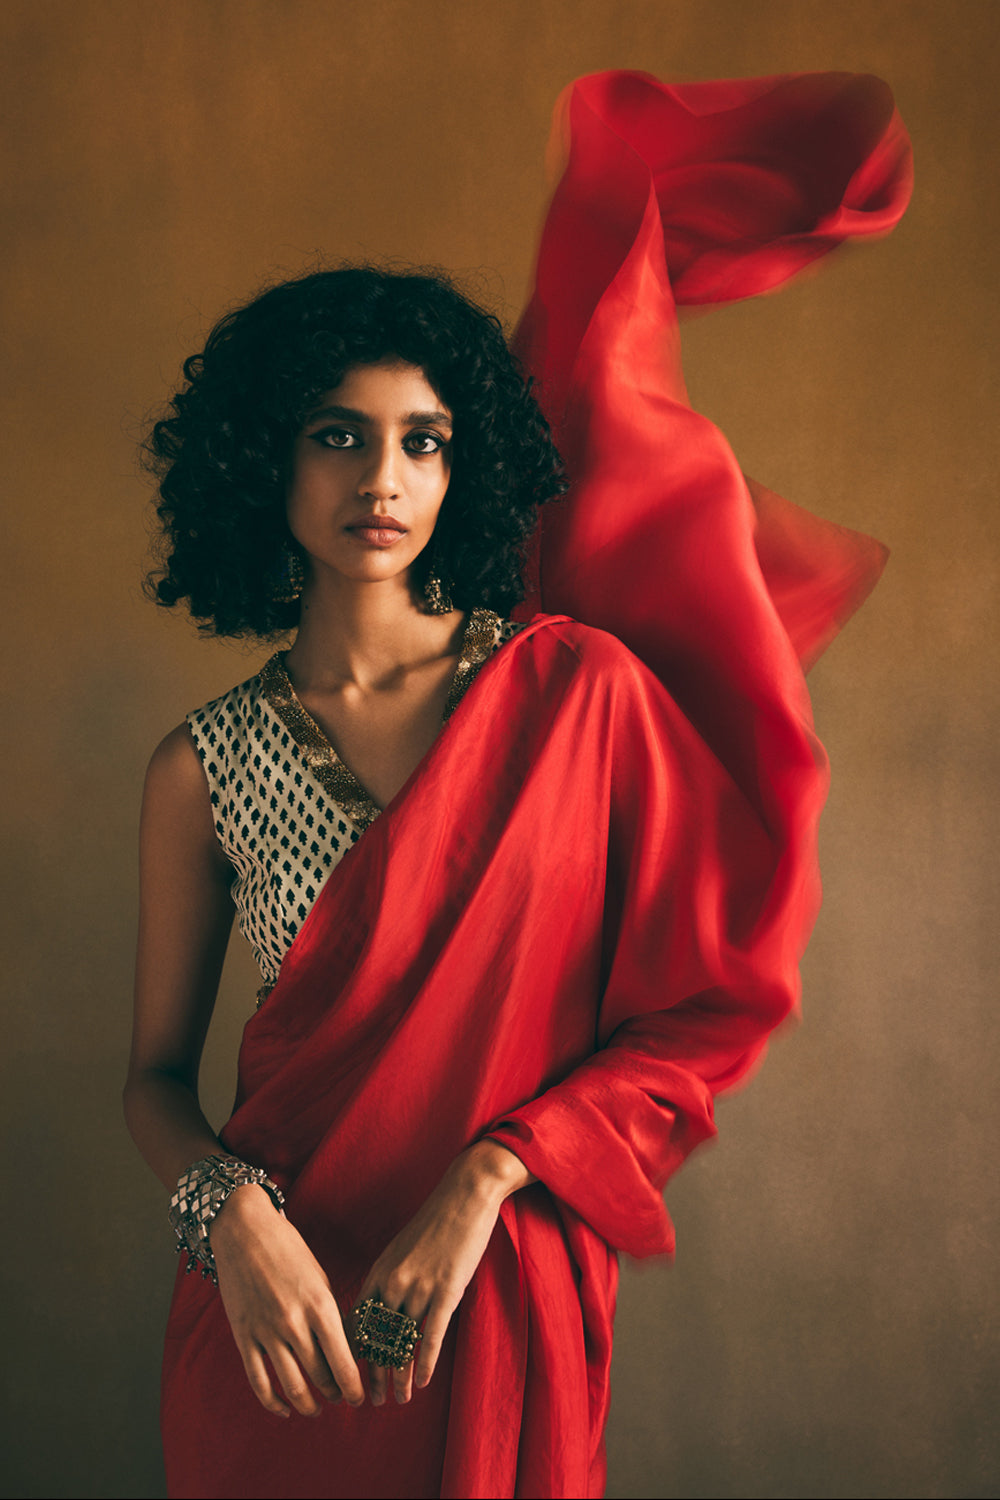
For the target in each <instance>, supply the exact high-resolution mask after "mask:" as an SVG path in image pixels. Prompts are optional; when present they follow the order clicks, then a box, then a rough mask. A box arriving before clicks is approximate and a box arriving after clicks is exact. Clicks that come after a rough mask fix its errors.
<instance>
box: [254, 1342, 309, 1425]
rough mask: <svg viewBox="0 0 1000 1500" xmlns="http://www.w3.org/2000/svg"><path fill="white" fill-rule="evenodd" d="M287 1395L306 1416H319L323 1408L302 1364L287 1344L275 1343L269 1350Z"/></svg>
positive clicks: (275, 1371)
mask: <svg viewBox="0 0 1000 1500" xmlns="http://www.w3.org/2000/svg"><path fill="white" fill-rule="evenodd" d="M267 1356H268V1358H269V1359H270V1361H271V1364H272V1365H273V1366H274V1373H275V1375H277V1377H278V1380H279V1382H280V1384H281V1387H282V1389H283V1390H284V1392H285V1395H286V1396H287V1397H288V1399H289V1401H290V1402H291V1404H292V1406H294V1408H295V1410H296V1411H297V1412H301V1413H302V1415H303V1416H304V1417H318V1416H319V1414H320V1411H321V1410H322V1408H321V1407H320V1404H319V1402H318V1401H317V1400H316V1397H315V1395H314V1394H313V1390H312V1387H311V1386H310V1384H309V1382H308V1380H307V1379H306V1377H305V1375H304V1373H303V1370H302V1366H301V1365H300V1364H299V1361H298V1360H297V1359H296V1357H295V1355H294V1354H293V1352H292V1350H291V1349H290V1348H289V1347H288V1345H287V1344H278V1343H275V1344H274V1345H272V1347H271V1348H269V1349H268V1350H267Z"/></svg>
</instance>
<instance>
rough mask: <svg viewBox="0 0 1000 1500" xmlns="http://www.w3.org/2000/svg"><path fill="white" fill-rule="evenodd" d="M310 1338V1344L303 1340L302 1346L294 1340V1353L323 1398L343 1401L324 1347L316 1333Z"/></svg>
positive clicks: (292, 1346) (292, 1347)
mask: <svg viewBox="0 0 1000 1500" xmlns="http://www.w3.org/2000/svg"><path fill="white" fill-rule="evenodd" d="M308 1337H309V1342H308V1343H307V1342H306V1341H305V1340H303V1341H302V1343H301V1344H300V1343H299V1341H298V1340H293V1342H292V1344H291V1349H292V1353H293V1354H294V1355H295V1358H296V1359H297V1360H298V1362H299V1364H300V1365H301V1367H302V1369H303V1370H304V1371H305V1373H306V1375H308V1377H309V1379H310V1380H311V1381H312V1383H313V1385H314V1386H315V1387H316V1389H317V1390H318V1391H319V1393H320V1395H321V1396H323V1397H325V1399H326V1400H327V1401H339V1400H341V1390H340V1386H339V1385H338V1384H337V1381H336V1379H335V1377H334V1374H333V1371H332V1370H331V1368H330V1364H329V1361H328V1360H327V1357H326V1353H325V1351H324V1349H323V1346H322V1345H321V1344H320V1341H319V1339H318V1338H317V1336H316V1334H315V1333H311V1334H310V1335H309V1336H308Z"/></svg>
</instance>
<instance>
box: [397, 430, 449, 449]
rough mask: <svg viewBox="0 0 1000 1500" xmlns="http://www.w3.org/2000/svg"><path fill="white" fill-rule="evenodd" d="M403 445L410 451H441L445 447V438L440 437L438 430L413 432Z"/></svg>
mask: <svg viewBox="0 0 1000 1500" xmlns="http://www.w3.org/2000/svg"><path fill="white" fill-rule="evenodd" d="M403 446H404V447H405V448H406V450H407V452H409V453H417V454H422V453H440V452H441V449H442V448H443V447H444V438H443V437H439V436H438V434H437V433H436V432H411V433H410V434H409V435H408V437H407V438H406V440H405V442H404V444H403Z"/></svg>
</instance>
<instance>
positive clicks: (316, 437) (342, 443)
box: [309, 427, 361, 448]
mask: <svg viewBox="0 0 1000 1500" xmlns="http://www.w3.org/2000/svg"><path fill="white" fill-rule="evenodd" d="M309 436H310V438H311V439H312V441H313V442H314V443H319V445H320V447H321V448H360V446H361V439H360V438H359V437H358V434H357V433H356V432H352V431H351V429H350V428H349V427H323V428H322V429H321V430H320V431H319V432H311V433H310V434H309Z"/></svg>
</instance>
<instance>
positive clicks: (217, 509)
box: [144, 266, 566, 638]
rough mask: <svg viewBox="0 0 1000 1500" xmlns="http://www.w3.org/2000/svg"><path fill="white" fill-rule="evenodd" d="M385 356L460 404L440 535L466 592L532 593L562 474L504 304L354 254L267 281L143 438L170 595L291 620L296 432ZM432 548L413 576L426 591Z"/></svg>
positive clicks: (510, 599)
mask: <svg viewBox="0 0 1000 1500" xmlns="http://www.w3.org/2000/svg"><path fill="white" fill-rule="evenodd" d="M389 355H396V356H398V357H399V359H400V360H402V361H404V362H405V363H407V364H412V365H415V366H416V367H418V368H419V369H420V370H422V371H423V373H424V376H425V378H426V379H427V381H428V383H429V384H430V385H431V386H432V387H433V388H434V390H435V391H436V393H437V394H438V395H439V396H440V397H441V399H442V401H444V402H445V403H446V404H447V406H448V407H449V408H450V410H451V412H452V415H453V418H454V439H453V450H452V472H451V480H450V483H449V486H448V491H447V494H446V495H445V500H444V504H443V505H442V508H441V512H440V515H439V517H438V522H437V526H436V528H435V532H434V550H435V554H436V555H435V566H436V570H437V572H438V573H439V575H440V576H441V577H442V578H443V580H444V581H445V582H446V583H447V584H448V586H449V588H450V592H451V595H452V598H453V600H454V603H455V605H456V607H458V608H459V609H472V608H475V607H477V606H479V605H483V606H486V607H487V608H491V609H495V610H497V612H498V613H500V614H506V613H508V612H509V610H510V609H511V608H512V607H513V606H514V605H515V604H516V603H518V602H519V600H520V599H522V598H523V594H524V590H523V584H522V581H521V568H522V566H523V558H524V547H525V543H526V540H527V538H528V536H529V535H530V533H531V531H532V529H533V527H534V525H535V521H536V519H537V514H538V510H537V507H538V506H539V505H541V504H543V503H544V502H545V501H546V500H548V499H551V498H553V497H554V496H556V495H560V494H562V493H563V492H564V491H565V489H566V482H565V477H564V473H563V467H562V462H561V460H560V458H559V455H558V453H557V452H556V450H555V448H554V446H553V444H552V440H551V438H550V436H549V429H548V425H547V423H546V421H545V418H544V417H543V416H542V413H541V412H540V410H539V408H538V405H537V403H536V402H535V399H534V397H533V395H532V394H531V382H530V381H529V380H526V379H525V377H524V376H523V374H522V373H521V371H520V369H519V367H518V365H517V362H516V360H515V359H514V356H513V355H512V354H511V352H510V350H509V349H508V347H507V342H506V340H505V338H504V334H503V329H502V327H501V325H500V322H499V320H498V319H497V318H495V317H494V316H493V315H492V314H490V313H487V312H485V311H483V310H482V309H481V308H479V307H477V306H476V305H475V304H474V303H472V302H471V301H470V300H469V299H468V298H467V297H466V296H464V295H463V294H462V293H461V292H459V291H458V290H457V288H456V287H455V286H454V284H453V283H452V281H451V280H450V278H449V277H448V276H447V275H446V274H445V273H443V272H438V271H433V272H402V273H401V272H398V271H387V270H383V269H379V268H377V267H372V266H347V267H343V268H341V269H337V270H327V271H317V272H314V273H313V274H311V275H307V276H302V277H300V278H298V279H296V280H294V281H286V282H282V283H281V284H279V285H277V286H273V287H271V288H270V289H269V290H267V291H265V292H264V293H263V294H262V295H260V296H258V297H257V298H255V299H254V300H253V301H252V302H249V303H248V304H247V305H246V306H244V307H240V308H237V309H236V310H235V311H234V312H231V313H229V314H228V315H227V316H226V317H224V318H223V319H222V320H221V322H219V323H218V324H217V325H216V327H215V328H214V329H213V330H212V333H211V334H210V335H209V338H208V342H207V343H206V345H205V348H204V350H203V351H202V352H201V353H200V354H195V355H193V356H192V357H191V358H190V359H188V360H186V361H185V364H184V376H185V380H186V382H187V384H186V385H185V387H184V389H183V390H181V391H179V392H178V393H177V395H175V396H174V398H173V401H172V402H171V404H170V408H169V414H168V415H166V416H165V417H163V418H162V420H160V421H158V422H156V423H155V425H154V426H153V427H152V430H151V432H150V435H149V438H148V439H147V441H146V443H145V444H144V453H145V456H146V463H147V467H148V468H149V469H150V470H151V472H152V473H153V474H154V475H155V477H156V479H157V481H158V492H159V504H158V506H157V515H158V516H159V519H160V522H161V525H162V532H163V544H162V567H161V568H160V569H159V570H157V571H154V573H152V574H151V575H150V578H149V588H150V592H151V594H152V596H153V597H154V598H155V600H156V602H157V603H159V604H162V605H165V606H168V607H169V606H171V605H174V604H176V603H178V601H180V600H187V601H188V606H189V608H190V611H191V614H192V615H193V617H194V618H195V619H196V620H197V621H198V622H199V626H200V629H202V630H203V631H205V632H207V633H209V634H213V635H220V636H245V635H251V636H260V637H264V638H266V637H269V636H274V635H276V634H278V633H280V632H283V631H285V630H288V629H289V628H290V627H292V626H294V625H295V624H296V622H297V620H298V613H299V605H298V603H297V602H295V603H292V604H289V603H282V602H278V601H276V600H275V598H274V597H273V595H274V593H275V592H279V593H280V589H279V590H275V588H274V578H275V573H274V569H275V559H276V558H278V557H280V556H281V554H282V548H283V546H284V544H285V543H287V542H290V541H291V532H290V531H289V529H288V524H287V521H286V518H285V497H286V491H287V484H288V477H289V472H290V462H291V451H292V444H293V442H294V440H295V438H296V436H297V435H298V433H299V432H300V430H301V428H302V426H303V423H304V422H305V420H306V417H307V416H308V414H309V412H310V411H311V410H313V409H314V407H315V405H316V402H317V400H318V398H319V397H320V396H321V395H323V394H324V393H325V392H327V391H329V390H332V389H333V388H334V387H335V386H337V385H339V384H340V382H341V380H342V379H343V377H344V375H345V374H346V372H347V370H348V369H349V368H350V367H351V366H353V365H358V364H373V363H375V362H377V361H379V360H381V359H384V358H385V357H386V356H389ZM430 551H431V548H426V549H425V552H424V554H423V560H421V559H418V565H417V567H416V568H414V570H413V574H412V575H411V576H412V577H413V582H414V587H415V589H417V590H419V589H420V588H421V587H422V584H423V580H424V577H425V576H426V569H427V567H428V565H429V554H430ZM418 597H419V596H418Z"/></svg>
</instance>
